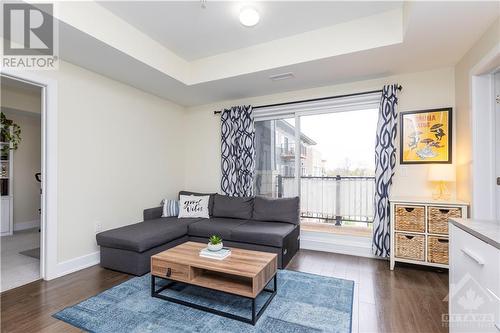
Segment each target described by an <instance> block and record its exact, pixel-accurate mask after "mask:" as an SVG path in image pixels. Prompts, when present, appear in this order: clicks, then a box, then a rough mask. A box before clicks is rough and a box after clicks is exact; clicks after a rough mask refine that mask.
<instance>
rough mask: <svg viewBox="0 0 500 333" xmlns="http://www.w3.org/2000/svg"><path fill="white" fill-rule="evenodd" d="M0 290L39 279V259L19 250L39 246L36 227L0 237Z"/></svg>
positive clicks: (38, 234) (38, 235)
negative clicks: (0, 250) (0, 251)
mask: <svg viewBox="0 0 500 333" xmlns="http://www.w3.org/2000/svg"><path fill="white" fill-rule="evenodd" d="M0 243H1V249H2V253H1V262H0V271H1V280H0V291H5V290H9V289H12V288H16V287H19V286H22V285H24V284H27V283H30V282H33V281H36V280H38V279H40V260H39V259H35V258H32V257H29V256H26V255H22V254H20V253H19V252H22V251H26V250H31V249H34V248H39V247H40V233H39V232H38V228H34V229H28V230H22V231H16V232H15V233H14V235H12V236H4V237H1V238H0Z"/></svg>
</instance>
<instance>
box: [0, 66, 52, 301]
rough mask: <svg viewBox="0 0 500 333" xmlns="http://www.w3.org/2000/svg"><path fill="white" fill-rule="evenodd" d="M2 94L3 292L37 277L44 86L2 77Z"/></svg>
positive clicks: (0, 287) (1, 270)
mask: <svg viewBox="0 0 500 333" xmlns="http://www.w3.org/2000/svg"><path fill="white" fill-rule="evenodd" d="M1 94H2V100H1V103H0V104H1V115H2V121H5V123H3V126H2V133H1V138H0V141H1V146H2V147H1V167H2V169H1V171H2V174H1V200H2V223H1V226H2V228H1V235H2V236H1V238H0V243H1V244H0V245H1V266H0V273H1V280H0V291H2V292H3V291H6V290H9V289H12V288H16V287H19V286H22V285H24V284H27V283H30V282H32V281H36V280H39V279H40V278H41V260H40V257H41V256H40V254H41V248H40V245H41V243H42V242H41V196H40V194H41V168H42V109H43V105H42V101H43V97H42V94H43V89H42V87H40V86H38V85H34V84H30V83H27V82H24V81H20V80H16V79H13V78H10V77H6V76H2V77H1ZM18 139H20V141H18Z"/></svg>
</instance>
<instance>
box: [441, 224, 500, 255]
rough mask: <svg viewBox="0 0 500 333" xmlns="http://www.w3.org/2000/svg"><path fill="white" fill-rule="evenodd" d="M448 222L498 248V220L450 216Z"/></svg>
mask: <svg viewBox="0 0 500 333" xmlns="http://www.w3.org/2000/svg"><path fill="white" fill-rule="evenodd" d="M450 223H452V224H453V225H454V226H456V227H457V228H460V229H462V230H464V231H466V232H467V233H469V234H471V235H473V236H474V237H477V238H479V239H480V240H482V241H483V242H485V243H488V244H490V245H492V246H494V247H496V248H497V249H499V250H500V221H484V220H483V221H482V220H472V219H456V218H452V219H450Z"/></svg>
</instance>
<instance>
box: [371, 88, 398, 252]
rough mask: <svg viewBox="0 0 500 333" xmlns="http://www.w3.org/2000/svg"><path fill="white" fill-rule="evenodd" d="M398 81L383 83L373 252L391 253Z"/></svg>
mask: <svg viewBox="0 0 500 333" xmlns="http://www.w3.org/2000/svg"><path fill="white" fill-rule="evenodd" d="M398 87H399V85H397V84H393V85H388V86H384V89H383V90H382V99H381V100H380V107H379V116H378V124H377V139H376V144H375V216H374V220H373V253H374V254H375V255H377V256H381V257H388V256H389V253H390V244H391V242H390V230H391V229H390V214H389V210H390V206H389V193H390V188H391V184H392V176H393V175H394V168H395V167H396V147H395V143H396V135H397V119H398V112H397V110H396V106H397V104H398V97H397V91H398Z"/></svg>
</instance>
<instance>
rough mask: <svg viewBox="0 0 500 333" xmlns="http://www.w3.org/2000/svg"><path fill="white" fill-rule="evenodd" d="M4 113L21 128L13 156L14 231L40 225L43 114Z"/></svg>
mask: <svg viewBox="0 0 500 333" xmlns="http://www.w3.org/2000/svg"><path fill="white" fill-rule="evenodd" d="M38 94H39V93H38ZM2 105H3V100H2ZM39 108H40V107H39ZM3 112H4V113H5V115H6V116H7V118H9V119H11V120H13V121H14V122H15V123H17V124H18V125H19V126H20V127H21V139H22V140H21V142H20V143H19V147H18V149H17V150H15V151H14V154H13V155H14V170H13V171H14V178H13V194H14V230H20V229H24V228H26V227H33V226H36V225H38V224H39V223H40V215H39V213H38V209H39V208H40V183H39V182H37V181H36V179H35V173H37V172H40V168H41V123H40V113H39V112H38V113H33V112H23V111H16V112H13V111H5V110H3Z"/></svg>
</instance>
